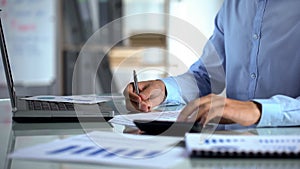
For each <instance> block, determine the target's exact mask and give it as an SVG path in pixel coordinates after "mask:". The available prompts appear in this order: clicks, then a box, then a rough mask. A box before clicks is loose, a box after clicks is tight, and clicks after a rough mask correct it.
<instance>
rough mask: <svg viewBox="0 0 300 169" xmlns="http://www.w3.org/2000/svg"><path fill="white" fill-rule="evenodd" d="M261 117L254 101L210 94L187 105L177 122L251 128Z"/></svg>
mask: <svg viewBox="0 0 300 169" xmlns="http://www.w3.org/2000/svg"><path fill="white" fill-rule="evenodd" d="M260 115H261V110H260V108H259V107H258V106H257V104H255V103H254V102H252V101H238V100H233V99H228V98H224V97H222V96H217V95H215V94H210V95H207V96H205V97H201V98H198V99H195V100H193V101H191V102H190V103H189V104H187V105H186V107H185V108H184V109H183V110H182V112H181V113H180V115H179V117H178V119H177V120H178V121H196V120H199V121H200V123H202V124H204V125H205V124H207V123H208V122H210V121H212V122H216V123H219V122H220V123H238V124H240V125H243V126H250V125H253V124H255V123H257V122H258V121H259V119H260Z"/></svg>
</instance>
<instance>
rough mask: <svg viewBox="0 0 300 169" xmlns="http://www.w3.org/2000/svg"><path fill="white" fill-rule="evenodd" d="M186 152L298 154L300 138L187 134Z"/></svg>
mask: <svg viewBox="0 0 300 169" xmlns="http://www.w3.org/2000/svg"><path fill="white" fill-rule="evenodd" d="M185 144H186V148H187V152H188V153H191V152H192V151H193V150H196V151H210V152H216V153H219V152H236V153H266V152H268V153H274V152H277V153H283V152H285V153H292V152H293V153H299V152H300V136H297V135H276V136H270V135H269V136H234V135H208V134H195V133H187V134H186V135H185Z"/></svg>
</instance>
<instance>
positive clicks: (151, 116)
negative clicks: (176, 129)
mask: <svg viewBox="0 0 300 169" xmlns="http://www.w3.org/2000/svg"><path fill="white" fill-rule="evenodd" d="M179 113H180V111H178V110H176V111H162V112H151V113H136V114H125V115H116V116H115V117H113V118H112V119H111V120H109V122H110V123H114V124H120V125H125V126H131V127H134V126H135V124H134V123H133V121H134V120H161V121H176V119H177V117H178V115H179Z"/></svg>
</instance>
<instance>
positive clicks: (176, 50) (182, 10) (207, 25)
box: [169, 0, 223, 75]
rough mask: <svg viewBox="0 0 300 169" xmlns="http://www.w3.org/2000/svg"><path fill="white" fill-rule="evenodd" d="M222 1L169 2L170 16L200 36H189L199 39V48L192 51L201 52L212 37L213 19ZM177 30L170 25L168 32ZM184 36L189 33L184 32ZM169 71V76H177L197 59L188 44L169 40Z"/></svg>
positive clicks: (172, 0)
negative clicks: (190, 27)
mask: <svg viewBox="0 0 300 169" xmlns="http://www.w3.org/2000/svg"><path fill="white" fill-rule="evenodd" d="M222 2H223V0H209V1H208V0H179V1H175V0H171V5H170V14H171V15H172V16H176V17H178V18H180V19H182V20H183V21H185V22H187V25H186V26H193V27H196V28H197V29H198V30H199V32H200V33H201V34H202V35H201V36H198V35H199V34H197V35H191V36H192V37H193V36H194V37H193V38H199V39H196V40H199V41H200V43H199V48H197V49H194V50H197V51H202V48H203V46H204V44H205V42H206V41H207V39H208V38H209V37H210V36H211V35H212V32H213V29H214V18H215V16H216V14H217V12H218V10H219V8H220V7H221V5H222ZM174 31H175V32H176V31H181V32H182V31H183V32H184V31H185V30H178V28H177V27H176V25H173V24H172V23H170V26H169V32H170V33H172V34H176V33H174ZM185 33H186V35H187V36H188V34H189V33H190V32H185ZM192 40H193V39H192ZM169 51H170V53H171V54H170V56H169V63H170V65H171V68H170V69H169V74H170V75H177V74H181V73H184V72H186V70H187V69H188V68H189V66H190V65H191V64H192V63H194V62H195V61H196V60H197V59H198V58H199V57H200V55H199V52H198V54H195V51H193V49H190V48H189V44H183V43H182V42H180V41H176V40H174V39H169Z"/></svg>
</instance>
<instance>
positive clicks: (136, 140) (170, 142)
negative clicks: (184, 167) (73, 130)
mask: <svg viewBox="0 0 300 169" xmlns="http://www.w3.org/2000/svg"><path fill="white" fill-rule="evenodd" d="M179 141H181V138H178V137H163V136H144V135H132V134H122V133H113V132H99V131H96V132H91V133H87V134H84V135H78V136H74V137H70V138H67V139H63V140H56V141H53V142H50V143H46V144H40V145H37V146H34V147H29V148H24V149H19V150H16V151H15V152H13V153H12V154H11V155H10V156H9V157H10V158H15V159H30V160H46V161H57V162H79V163H89V164H105V165H117V166H132V167H143V168H170V167H172V166H173V165H176V164H179V163H180V162H182V161H183V160H184V159H185V158H186V156H185V149H184V148H182V147H176V146H175V145H176V144H177V143H178V142H179Z"/></svg>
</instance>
